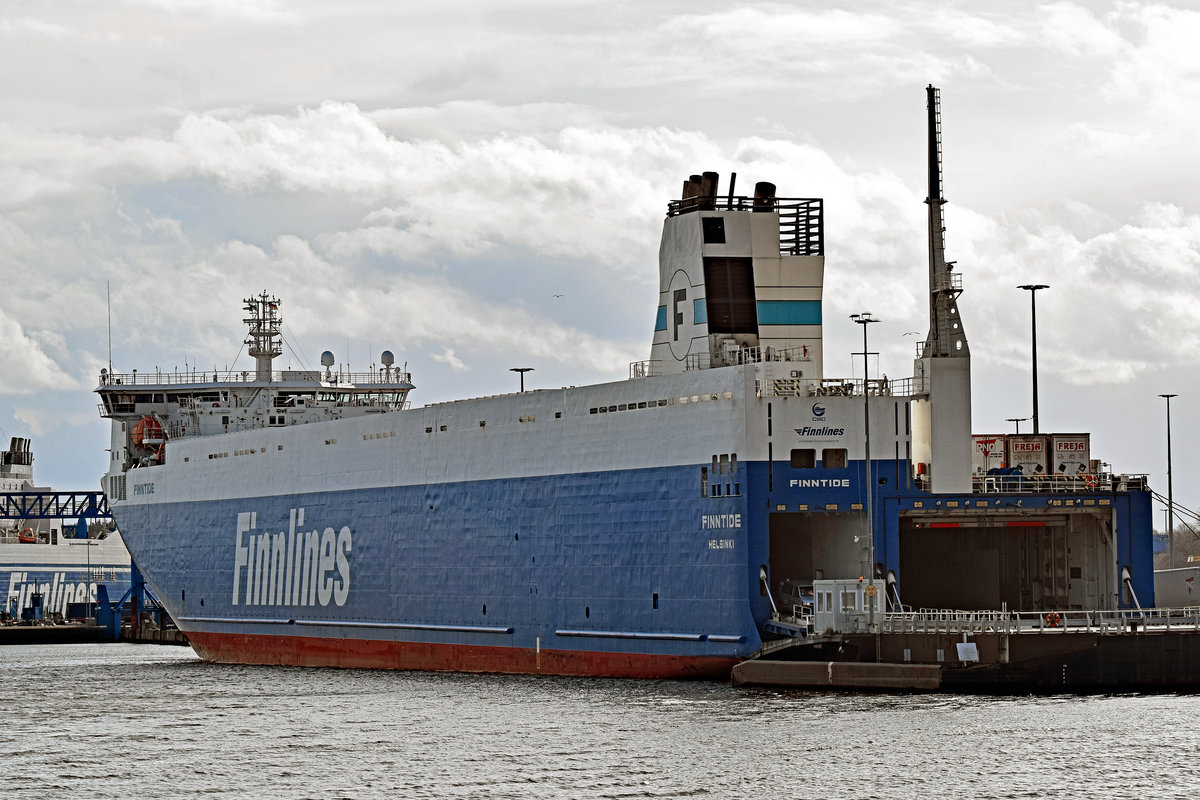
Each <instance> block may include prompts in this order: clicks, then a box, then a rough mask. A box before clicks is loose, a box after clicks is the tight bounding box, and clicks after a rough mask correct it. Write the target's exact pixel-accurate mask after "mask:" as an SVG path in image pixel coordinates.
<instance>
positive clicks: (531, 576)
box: [97, 87, 1153, 678]
mask: <svg viewBox="0 0 1200 800" xmlns="http://www.w3.org/2000/svg"><path fill="white" fill-rule="evenodd" d="M929 114H930V125H931V136H930V143H931V145H930V193H929V198H928V200H927V203H928V211H929V232H930V236H929V246H930V261H929V319H930V327H929V333H928V335H927V336H926V338H925V340H924V341H923V342H921V343H920V345H919V347H918V352H917V354H916V358H915V360H914V374H913V376H912V377H910V378H904V379H899V380H889V379H887V378H886V377H878V378H876V377H871V376H870V375H869V373H868V371H867V369H866V366H865V365H866V362H867V359H866V358H863V363H864V372H863V374H862V375H861V376H854V377H830V376H826V374H825V370H824V361H825V355H826V354H825V348H824V340H823V327H824V325H825V324H827V323H828V320H827V319H826V318H825V314H824V308H825V306H824V302H823V285H824V272H825V247H826V238H825V225H824V202H823V200H821V199H819V198H806V197H783V196H780V195H779V194H778V193H777V191H776V187H775V186H774V185H773V184H771V183H769V182H765V181H763V182H759V183H757V184H756V185H755V186H754V190H753V193H751V194H746V195H738V194H736V193H735V186H736V176H730V178H729V181H728V184H727V186H726V187H722V186H721V185H720V179H719V176H718V175H717V174H715V173H704V174H700V175H693V176H691V177H690V178H688V179H687V180H686V181H684V184H683V190H682V192H681V194H680V197H679V198H678V199H676V200H672V201H670V202H669V204H668V206H667V212H666V218H665V221H664V225H663V234H662V242H661V246H660V251H659V301H658V309H657V315H656V318H655V319H654V320H653V331H652V341H651V344H650V348H649V358H647V359H646V360H644V361H639V362H636V363H633V364H631V365H630V368H629V374H628V377H627V378H624V379H622V380H617V381H613V382H609V383H602V384H598V385H591V386H572V387H564V388H561V389H536V390H530V391H520V392H516V393H512V394H504V395H497V396H490V397H479V398H473V399H464V400H460V401H455V402H443V403H433V404H429V405H425V406H423V407H414V406H413V405H412V404H411V397H410V395H412V394H414V393H415V391H416V390H415V387H414V384H413V382H412V380H411V376H410V375H409V373H408V372H407V370H406V369H404V368H398V367H397V366H396V360H395V357H394V356H393V354H392V353H390V352H387V351H385V352H384V353H383V354H382V356H381V358H380V366H379V367H377V368H375V367H373V368H372V370H371V371H369V372H365V373H360V374H353V373H350V372H348V371H346V370H344V369H342V368H339V367H338V366H337V365H336V363H335V359H334V357H333V355H332V353H329V352H326V353H324V354H323V355H322V358H321V369H319V370H292V371H277V370H275V369H274V364H273V360H274V359H275V358H276V357H277V356H279V355H280V354H281V352H282V336H281V319H282V317H281V305H282V304H281V301H280V300H279V299H278V298H276V297H274V296H272V295H270V294H268V293H266V292H263V293H261V294H257V295H254V296H251V297H249V298H248V299H246V301H245V304H244V312H245V313H244V320H245V323H246V325H247V326H248V327H247V337H246V339H245V343H246V344H247V345H248V353H249V356H250V357H251V358H253V359H254V367H253V369H246V370H245V371H226V372H212V373H209V372H205V373H197V372H195V371H191V372H189V371H182V372H180V371H174V372H169V373H168V372H159V371H157V370H155V371H142V372H137V371H128V372H114V371H109V370H105V371H103V372H102V373H101V375H100V382H99V386H98V388H97V392H98V393H99V396H100V399H101V414H102V415H103V416H104V417H107V418H109V419H110V420H111V421H112V444H111V454H112V460H111V464H110V467H109V470H108V472H107V474H106V475H105V476H104V478H103V486H104V488H105V490H106V492H107V494H108V498H109V502H110V506H111V509H112V512H113V514H114V516H115V518H116V520H117V522H118V524H119V526H120V529H121V530H122V532H123V534H124V536H125V540H126V542H127V544H128V546H129V548H130V550H131V552H132V553H133V555H134V559H135V561H136V563H137V564H138V566H139V568H140V569H141V571H142V572H143V573H144V574H145V577H146V581H147V583H148V584H149V585H150V587H151V588H152V589H153V591H154V594H155V595H156V596H157V597H158V598H159V599H160V600H161V601H162V602H163V603H164V605H165V606H166V608H167V609H168V611H169V612H170V614H171V616H172V617H173V618H174V619H175V621H176V622H177V624H178V625H179V627H180V628H181V629H182V630H183V631H185V632H186V634H187V636H188V639H189V641H190V642H191V643H192V646H193V647H194V648H195V649H196V651H197V652H198V653H199V654H200V655H201V656H202V657H204V658H206V659H210V660H213V661H219V662H237V663H262V664H289V665H314V666H338V667H375V668H392V669H422V670H460V671H491V672H515V673H545V674H569V675H604V676H628V677H670V678H680V677H695V678H724V677H728V676H729V674H730V671H731V668H732V667H733V665H735V664H736V663H738V662H739V661H742V660H744V659H746V658H748V657H750V656H752V655H754V654H756V653H759V652H761V651H762V650H763V649H764V646H765V645H768V644H770V643H771V642H772V641H774V640H776V639H779V638H786V637H796V636H801V637H802V636H805V635H809V634H811V633H812V632H813V630H814V627H813V623H812V618H813V617H814V616H815V617H817V618H820V615H821V614H822V613H826V614H827V613H828V612H829V610H830V609H831V608H832V607H833V606H834V605H836V606H837V607H838V609H839V610H840V611H841V612H847V613H849V612H851V611H852V612H853V613H855V614H858V615H859V616H860V617H861V623H862V625H863V626H864V629H868V630H869V629H870V626H872V625H873V624H874V623H875V617H876V614H878V615H880V616H883V615H886V614H888V613H890V612H892V611H894V610H898V609H906V608H914V607H920V608H953V609H1002V608H1011V609H1021V610H1024V611H1027V612H1037V613H1041V612H1043V611H1045V612H1050V611H1052V610H1056V609H1059V610H1062V611H1068V610H1070V609H1097V610H1118V609H1122V608H1127V607H1131V606H1132V605H1133V604H1134V603H1136V602H1138V601H1137V600H1135V595H1139V596H1140V602H1141V603H1145V604H1149V603H1152V602H1153V585H1152V574H1151V560H1150V559H1151V554H1150V496H1149V493H1148V491H1147V489H1146V487H1145V482H1144V478H1143V477H1141V476H1122V475H1113V474H1111V473H1109V472H1107V471H1104V472H1102V471H1101V470H1099V469H1098V466H1099V462H1093V460H1092V459H1091V458H1090V452H1089V453H1085V452H1084V451H1083V450H1080V449H1079V446H1080V445H1082V446H1083V448H1084V450H1086V449H1087V447H1089V446H1090V444H1089V443H1088V438H1087V437H1086V435H1078V434H1073V435H1071V436H1068V437H1064V438H1063V442H1064V443H1066V444H1064V447H1066V446H1067V444H1069V445H1070V448H1069V449H1068V450H1063V451H1062V452H1063V453H1067V452H1070V453H1071V454H1072V459H1073V460H1072V461H1071V463H1070V465H1069V467H1068V465H1067V464H1066V462H1065V461H1064V463H1063V466H1062V468H1061V469H1060V468H1059V464H1057V463H1053V462H1052V461H1051V460H1050V459H1049V458H1048V457H1047V458H1045V459H1043V463H1044V466H1043V468H1042V470H1041V471H1040V472H1037V471H1036V470H1034V472H1033V474H1030V473H1027V472H1025V470H1024V469H1015V468H1010V467H1009V466H1008V465H1007V464H1000V465H998V464H995V463H989V462H988V461H987V452H986V449H987V448H992V449H994V448H995V447H996V446H997V445H996V442H995V439H996V437H986V436H981V437H976V436H973V434H972V431H971V426H970V421H971V380H970V379H971V368H970V364H971V361H970V348H969V346H968V341H967V338H966V334H965V330H964V326H963V324H962V319H961V317H960V315H959V310H958V298H959V296H960V294H961V292H962V281H961V276H960V274H959V273H958V272H957V271H956V270H955V268H954V264H953V262H947V261H946V260H945V257H944V252H943V251H944V235H943V230H944V227H943V221H942V206H943V204H944V202H945V201H944V199H943V198H942V194H941V158H940V112H939V110H938V98H937V94H936V90H934V89H932V87H931V89H930V94H929ZM873 319H874V318H873V317H872V316H871V315H868V314H863V315H855V318H854V319H853V321H850V320H844V319H839V320H837V321H836V324H838V325H849V324H852V322H855V323H861V324H862V332H863V339H864V342H863V351H862V355H864V356H865V354H867V353H869V349H868V347H867V331H868V328H869V327H870V325H869V323H870V322H871V321H872V320H873ZM1000 439H1001V445H1000V446H1002V447H1003V446H1007V445H1008V442H1007V439H1006V437H1000ZM1029 441H1033V442H1034V445H1036V446H1039V447H1041V448H1043V449H1045V450H1047V451H1049V449H1050V448H1053V447H1054V443H1055V441H1056V440H1055V439H1054V437H1052V436H1049V435H1047V436H1044V437H1039V438H1035V439H1034V440H1029ZM1012 445H1013V446H1014V447H1017V449H1016V450H1015V451H1013V452H1018V453H1020V454H1021V457H1022V459H1024V461H1023V462H1022V463H1025V464H1030V463H1032V461H1031V459H1032V456H1031V455H1030V452H1029V451H1028V450H1027V446H1033V445H1029V444H1028V441H1027V440H1017V439H1013V440H1012ZM1018 445H1019V446H1018ZM830 585H837V586H838V587H839V588H838V590H837V595H836V597H835V596H834V594H833V592H832V591H831V590H830V589H829V586H830ZM856 624H857V623H856Z"/></svg>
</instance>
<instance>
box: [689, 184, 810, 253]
mask: <svg viewBox="0 0 1200 800" xmlns="http://www.w3.org/2000/svg"><path fill="white" fill-rule="evenodd" d="M696 211H751V212H770V211H774V212H776V213H777V214H778V216H779V254H780V255H781V256H819V255H823V254H824V253H825V224H824V222H825V203H824V201H823V200H822V199H821V198H819V197H810V198H798V197H746V196H744V195H739V196H734V195H721V196H704V197H685V198H684V199H682V200H672V201H671V202H670V203H668V204H667V216H668V217H677V216H679V215H680V214H690V213H693V212H696Z"/></svg>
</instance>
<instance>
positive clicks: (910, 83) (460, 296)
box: [0, 0, 1200, 521]
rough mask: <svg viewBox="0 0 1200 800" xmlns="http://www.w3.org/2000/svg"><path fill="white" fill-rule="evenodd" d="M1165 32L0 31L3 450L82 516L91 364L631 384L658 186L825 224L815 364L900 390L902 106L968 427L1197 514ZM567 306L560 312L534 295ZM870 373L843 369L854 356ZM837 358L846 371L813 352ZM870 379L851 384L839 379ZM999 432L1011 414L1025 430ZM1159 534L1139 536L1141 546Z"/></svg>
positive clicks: (1103, 25) (497, 22) (470, 19)
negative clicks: (684, 187) (954, 304)
mask: <svg viewBox="0 0 1200 800" xmlns="http://www.w3.org/2000/svg"><path fill="white" fill-rule="evenodd" d="M1194 9H1195V6H1194V5H1192V4H1190V3H1184V2H1181V0H1173V2H1167V3H1152V2H1137V1H1136V0H1130V1H1128V2H1125V1H1121V2H1116V1H1113V2H1108V1H1105V2H1100V1H1095V2H1093V1H1090V0H1089V1H1088V2H1069V1H1068V2H1048V3H1036V2H1020V1H1019V0H1018V1H1016V2H1012V1H1008V0H1006V1H1004V2H1001V1H1000V0H996V1H995V2H954V1H953V0H950V1H949V2H943V3H939V4H937V6H936V10H933V9H932V8H931V6H930V4H928V3H925V2H915V0H914V1H912V2H906V1H905V0H888V2H886V3H885V2H872V1H871V0H864V1H862V2H853V3H851V2H842V3H838V2H836V0H834V1H833V2H821V3H816V2H793V3H735V2H707V1H706V0H688V2H674V0H664V1H663V2H653V3H647V2H644V1H643V2H621V1H620V0H604V1H603V2H598V1H596V2H593V0H524V1H522V0H493V1H491V2H483V1H482V0H460V1H459V2H456V3H453V4H446V3H441V2H438V3H432V2H429V3H426V2H404V3H397V2H394V0H344V1H343V2H339V3H329V2H315V0H314V1H313V2H282V0H280V1H279V2H274V1H273V0H212V1H211V2H210V1H206V0H109V2H105V3H96V2H92V1H91V0H86V1H85V0H77V1H76V2H71V0H62V1H61V2H54V3H46V2H31V1H27V0H8V2H5V3H3V4H2V5H0V76H2V77H0V108H2V109H3V111H2V112H0V186H2V187H3V192H0V275H2V278H3V284H4V294H3V297H4V301H3V302H2V303H0V335H2V336H3V347H0V429H2V430H3V434H4V435H5V436H6V437H7V436H14V435H23V436H30V437H32V438H33V439H34V448H35V453H36V455H37V462H36V474H37V478H38V479H39V482H41V483H46V484H53V485H55V486H56V487H59V488H72V489H82V488H92V487H95V486H96V485H97V479H98V476H99V475H100V473H101V472H102V471H103V470H104V468H105V463H106V456H105V454H104V447H105V446H106V443H107V426H106V424H105V423H104V422H103V421H101V420H100V418H99V416H98V414H97V412H96V408H95V403H96V398H95V395H94V394H92V390H93V389H94V388H95V385H96V378H97V375H98V373H99V371H100V368H101V367H102V366H105V365H106V364H107V363H108V361H109V349H108V325H107V307H106V291H107V290H108V287H111V308H112V330H111V338H112V356H111V357H112V363H113V365H114V366H115V367H116V369H117V370H118V371H128V370H131V369H133V368H137V369H139V370H141V371H145V370H152V369H155V368H159V369H164V370H170V369H172V368H174V367H175V366H176V365H183V364H184V363H185V362H186V363H189V364H196V365H199V366H200V367H202V368H204V367H207V368H212V367H214V366H215V367H219V368H224V367H226V366H234V365H236V366H238V367H239V368H249V367H250V365H251V362H250V361H249V359H248V358H247V357H246V356H245V354H244V353H242V354H241V355H240V357H239V350H240V347H241V340H242V338H243V333H242V324H241V321H240V320H241V316H242V314H241V309H240V301H241V299H242V298H244V297H247V296H249V295H251V294H254V293H257V292H260V291H263V290H266V291H269V292H271V293H273V294H275V295H277V296H279V297H280V298H281V299H282V301H283V307H282V310H283V313H284V315H285V323H286V333H287V335H288V341H289V343H290V346H291V348H292V349H290V350H288V351H286V358H285V362H286V363H284V364H282V365H281V366H284V367H286V366H288V365H289V364H290V365H292V366H295V367H300V366H311V365H314V364H316V362H317V361H318V358H319V354H320V352H321V351H322V350H324V349H329V350H332V351H334V352H335V353H336V354H337V356H338V359H339V361H342V362H347V361H348V362H349V364H350V366H351V367H352V368H355V369H359V368H367V367H369V366H370V365H371V364H372V363H374V362H376V361H377V360H378V357H379V355H378V354H379V352H380V351H381V350H383V349H384V348H389V349H391V350H393V351H395V352H396V354H397V357H398V360H400V361H407V362H408V365H409V368H410V370H411V371H412V372H413V373H414V382H415V383H416V384H417V387H418V388H417V391H416V392H415V393H414V395H413V399H414V401H415V402H418V403H423V402H432V401H438V400H445V399H453V398H457V397H463V396H476V395H486V394H493V393H497V392H504V391H511V390H513V389H514V388H515V384H516V376H515V375H514V374H512V373H511V372H509V371H508V368H509V367H512V366H530V367H534V368H535V372H533V373H530V374H529V376H528V377H527V380H528V384H529V385H530V386H535V387H545V386H562V385H567V384H583V383H590V382H598V381H605V380H614V379H619V378H621V377H623V376H625V375H626V374H627V370H628V367H627V365H628V363H629V362H630V361H634V360H639V359H644V358H646V357H648V352H649V341H650V333H651V329H652V328H653V321H654V310H655V306H656V303H657V266H656V259H657V247H658V237H659V234H660V232H661V225H662V216H663V212H664V211H665V208H666V203H667V201H668V200H670V199H672V198H674V197H675V196H676V194H677V193H678V191H679V187H680V185H681V183H682V181H683V179H684V178H685V177H686V176H687V175H689V174H691V173H695V172H700V171H703V170H715V171H717V172H719V173H721V175H722V186H725V185H726V184H725V181H726V180H727V176H728V174H729V173H730V172H736V173H737V175H738V187H739V189H741V188H745V187H750V186H752V185H753V182H754V181H757V180H770V181H772V182H774V183H776V184H777V185H778V187H779V191H780V194H781V195H784V196H792V197H824V198H825V200H826V225H827V227H826V254H827V285H826V302H825V335H826V342H827V349H826V352H827V356H826V372H827V373H828V374H831V375H849V374H850V372H851V357H850V352H851V351H852V350H853V349H855V347H856V341H857V336H858V334H859V329H858V328H857V327H856V326H854V325H853V323H852V322H850V321H849V320H848V319H847V315H848V314H849V313H851V312H854V311H861V310H869V311H872V312H874V313H875V314H876V315H877V316H879V317H881V318H882V319H883V320H884V323H883V324H881V325H878V326H873V327H872V330H871V335H872V337H873V338H872V341H871V349H872V350H876V349H877V350H879V351H880V360H879V364H878V365H874V364H873V369H879V370H882V371H883V372H887V373H888V374H889V375H890V376H891V377H897V376H900V375H907V374H910V372H911V358H912V352H913V340H914V339H915V338H919V337H914V336H912V335H909V336H905V334H906V333H910V332H912V331H921V332H922V333H923V332H924V331H925V330H926V329H927V327H928V322H927V319H926V301H925V299H924V298H925V285H926V284H925V282H926V277H925V275H926V253H925V231H924V224H925V216H924V215H925V206H924V204H923V202H922V201H923V199H924V197H925V196H926V194H927V187H926V186H925V161H924V138H925V93H924V87H925V86H926V85H927V84H930V83H932V84H934V85H936V86H939V87H940V88H941V89H942V111H943V130H944V139H945V142H944V161H945V171H946V177H945V195H946V197H947V198H948V199H949V201H950V204H949V205H948V206H947V208H946V217H947V228H948V230H947V255H948V257H949V258H951V259H953V260H956V261H957V262H958V265H959V269H960V270H961V272H962V273H963V275H964V287H965V292H964V294H963V295H962V297H961V298H960V309H961V310H962V314H963V321H964V327H965V330H966V333H967V336H968V338H969V340H970V343H971V348H972V355H973V370H974V396H975V404H974V428H975V430H976V431H977V432H981V433H983V432H1001V431H1006V430H1012V429H1013V425H1012V423H1009V422H1006V421H1005V420H1006V419H1008V418H1011V417H1028V416H1029V414H1030V410H1031V408H1030V374H1029V362H1030V358H1029V327H1030V326H1029V323H1030V309H1029V295H1028V294H1027V293H1025V292H1021V291H1018V290H1017V289H1015V288H1014V287H1015V286H1016V285H1017V284H1020V283H1029V282H1037V283H1047V284H1050V286H1051V288H1050V289H1049V290H1047V291H1045V292H1042V293H1040V294H1039V298H1038V323H1039V324H1038V342H1039V373H1040V381H1041V382H1040V413H1041V421H1042V429H1043V431H1063V432H1067V431H1069V432H1076V431H1091V432H1092V434H1093V456H1094V457H1098V458H1101V459H1103V460H1105V461H1107V462H1109V463H1111V464H1112V465H1113V466H1114V468H1115V469H1116V470H1118V471H1122V472H1131V473H1148V474H1149V475H1150V476H1151V479H1152V481H1153V482H1154V485H1155V487H1156V488H1159V489H1160V490H1162V491H1163V492H1164V493H1165V489H1166V478H1165V472H1166V469H1165V467H1166V446H1165V406H1164V401H1163V400H1161V399H1159V398H1158V397H1157V395H1159V394H1160V393H1164V392H1174V393H1177V394H1179V397H1178V398H1177V399H1176V400H1175V401H1173V412H1174V417H1173V419H1174V426H1173V437H1174V453H1175V459H1174V460H1175V467H1176V469H1175V480H1174V483H1175V493H1176V498H1177V500H1178V501H1179V502H1180V503H1181V504H1185V505H1188V506H1189V507H1192V508H1195V507H1196V506H1197V505H1200V486H1198V485H1197V481H1198V480H1200V465H1197V460H1196V459H1195V458H1194V457H1193V454H1194V453H1195V452H1196V450H1197V446H1198V445H1200V434H1198V433H1197V425H1196V422H1195V415H1194V409H1195V408H1196V407H1197V403H1198V402H1200V375H1198V373H1197V368H1196V364H1197V358H1198V355H1200V322H1198V321H1197V314H1196V311H1197V309H1198V308H1200V282H1198V281H1197V278H1198V277H1200V197H1197V194H1196V186H1197V184H1198V180H1197V179H1198V178H1200V146H1198V144H1197V138H1198V137H1197V132H1198V131H1200V77H1198V76H1200V48H1197V47H1196V46H1195V43H1196V42H1197V41H1200V13H1198V12H1197V11H1196V10H1194ZM556 295H561V297H558V296H556ZM857 346H859V347H860V346H861V345H857ZM838 354H841V355H840V356H839V355H838ZM860 369H861V367H860ZM1023 430H1025V431H1028V430H1029V426H1028V423H1026V424H1025V426H1023ZM1156 521H1161V515H1157V516H1156Z"/></svg>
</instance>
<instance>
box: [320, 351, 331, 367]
mask: <svg viewBox="0 0 1200 800" xmlns="http://www.w3.org/2000/svg"><path fill="white" fill-rule="evenodd" d="M321 366H322V367H332V366H333V353H331V352H329V351H328V350H326V351H325V352H324V353H321Z"/></svg>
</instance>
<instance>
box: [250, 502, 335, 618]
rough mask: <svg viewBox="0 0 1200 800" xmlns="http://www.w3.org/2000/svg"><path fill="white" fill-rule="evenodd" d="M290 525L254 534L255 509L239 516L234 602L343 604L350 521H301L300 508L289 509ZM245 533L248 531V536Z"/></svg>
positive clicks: (273, 604)
mask: <svg viewBox="0 0 1200 800" xmlns="http://www.w3.org/2000/svg"><path fill="white" fill-rule="evenodd" d="M288 516H289V518H290V522H289V524H288V530H286V531H279V532H278V533H270V532H267V531H263V532H262V533H258V532H257V531H256V529H257V527H258V513H257V512H255V511H243V512H241V513H239V514H238V515H237V539H236V545H235V548H234V560H233V604H234V605H235V606H236V605H239V604H241V605H246V606H327V605H329V603H330V601H333V603H334V605H338V606H343V605H345V604H346V599H347V598H348V597H349V596H350V551H351V547H352V545H353V541H352V540H353V535H352V534H351V532H350V528H349V526H345V525H343V526H342V529H341V530H340V531H334V529H333V528H326V529H325V530H324V531H321V530H318V529H316V528H313V529H312V530H311V531H304V530H297V529H298V528H300V527H302V526H303V525H304V509H303V508H299V509H297V508H293V509H291V512H290V514H289V515H288ZM247 534H248V535H247Z"/></svg>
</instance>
